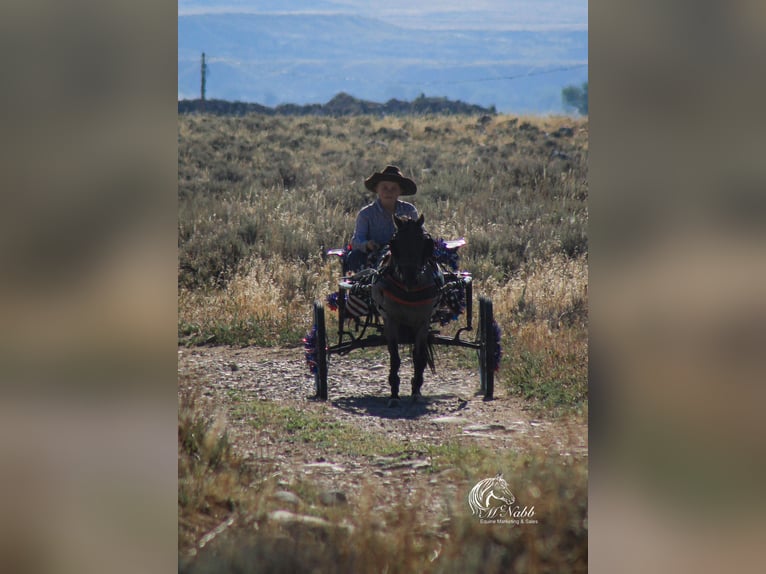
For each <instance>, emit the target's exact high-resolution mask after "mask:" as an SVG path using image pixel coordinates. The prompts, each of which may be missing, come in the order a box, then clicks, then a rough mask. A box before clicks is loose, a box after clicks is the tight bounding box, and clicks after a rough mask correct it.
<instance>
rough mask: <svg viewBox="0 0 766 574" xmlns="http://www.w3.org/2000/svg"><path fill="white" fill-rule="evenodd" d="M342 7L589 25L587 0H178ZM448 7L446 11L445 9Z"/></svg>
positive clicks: (407, 20)
mask: <svg viewBox="0 0 766 574" xmlns="http://www.w3.org/2000/svg"><path fill="white" fill-rule="evenodd" d="M288 9H289V10H290V11H304V12H330V11H333V10H338V9H341V10H343V11H344V12H349V13H356V14H360V15H363V16H370V17H378V18H381V19H383V20H387V21H390V22H392V23H396V24H397V25H399V26H405V27H421V28H422V27H427V28H444V27H453V28H454V27H455V21H454V19H450V18H449V15H448V13H454V12H464V13H468V14H467V15H466V16H465V17H464V18H463V19H462V20H461V21H460V27H461V28H482V29H487V28H495V29H501V28H502V29H536V30H541V29H570V30H571V29H576V30H587V27H588V2H587V0H472V1H471V2H470V4H469V5H468V6H466V2H465V0H419V1H418V2H417V3H413V2H412V0H385V1H367V0H324V1H323V0H319V1H309V0H292V1H287V2H284V1H282V0H178V13H179V14H180V15H185V14H203V13H213V12H219V13H220V12H256V11H270V12H282V11H287V10H288ZM445 13H447V14H445Z"/></svg>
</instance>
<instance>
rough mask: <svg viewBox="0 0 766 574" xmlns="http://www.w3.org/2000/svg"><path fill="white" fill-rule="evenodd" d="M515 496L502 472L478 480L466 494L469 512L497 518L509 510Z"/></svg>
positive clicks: (514, 500)
mask: <svg viewBox="0 0 766 574" xmlns="http://www.w3.org/2000/svg"><path fill="white" fill-rule="evenodd" d="M514 502H516V497H515V496H514V495H513V493H512V492H511V489H510V487H509V486H508V483H507V482H506V481H505V480H504V479H503V475H502V474H498V475H497V476H496V477H494V478H485V479H484V480H480V481H479V482H478V483H477V484H476V486H474V487H473V488H472V489H471V492H470V494H469V495H468V504H469V505H470V507H471V514H473V515H476V516H478V517H479V518H498V517H502V516H503V515H505V514H506V513H507V512H509V510H510V508H511V505H512V504H513V503H514Z"/></svg>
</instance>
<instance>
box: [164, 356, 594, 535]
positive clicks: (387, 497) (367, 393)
mask: <svg viewBox="0 0 766 574" xmlns="http://www.w3.org/2000/svg"><path fill="white" fill-rule="evenodd" d="M445 355H446V354H445V353H439V354H438V355H437V358H436V368H437V372H436V374H430V373H429V372H428V371H427V372H426V381H425V384H424V386H423V400H421V401H420V402H418V403H412V402H411V401H410V399H409V397H408V396H406V393H408V391H409V383H408V382H407V383H406V384H405V381H409V377H410V374H411V368H412V366H411V362H410V361H409V360H408V359H405V360H404V361H403V364H402V370H401V371H400V374H401V376H402V391H403V395H402V401H401V404H400V406H399V407H393V408H392V407H389V406H388V405H387V396H388V393H389V389H388V385H387V383H386V378H387V361H388V356H387V354H386V353H385V351H384V350H381V352H380V354H374V353H371V354H368V355H367V356H362V357H360V356H354V355H353V353H352V354H351V355H349V356H347V357H337V356H333V357H332V358H331V363H330V368H329V380H328V385H329V400H328V401H326V402H322V401H316V400H313V399H312V398H311V397H312V396H313V394H314V381H313V376H311V375H310V374H309V371H308V368H307V366H306V364H305V362H304V357H303V350H302V349H300V348H293V349H283V348H280V349H274V348H245V349H232V348H225V347H212V348H193V349H186V348H180V349H179V351H178V369H179V375H180V377H179V380H180V381H181V384H182V385H194V386H197V387H198V388H199V390H200V391H201V393H202V395H203V396H204V397H206V398H207V400H210V401H212V403H213V404H214V405H215V406H216V408H218V409H220V410H221V411H222V412H223V413H224V414H225V415H226V418H227V424H228V428H229V431H230V436H231V439H232V441H233V444H234V446H235V448H236V449H237V450H238V451H239V452H240V453H241V454H242V455H243V456H244V457H245V459H246V460H251V461H253V463H260V464H263V463H265V462H268V463H269V464H270V465H273V468H274V469H275V471H274V473H273V477H275V480H277V481H278V486H277V488H281V489H283V490H285V491H289V490H290V487H291V485H293V484H295V482H296V481H297V480H304V481H305V480H309V481H311V482H312V483H313V484H316V485H317V487H318V488H319V489H320V490H321V492H322V499H323V500H326V502H327V504H328V505H330V504H333V503H335V502H339V503H342V504H344V505H349V506H350V507H351V508H353V507H354V505H359V504H361V503H362V498H363V496H364V495H363V491H365V492H366V493H368V492H371V491H373V492H375V493H376V494H375V497H376V498H375V500H373V501H370V500H365V501H364V504H367V505H372V506H374V507H375V508H377V509H380V510H383V509H385V508H390V506H391V505H392V504H393V503H394V502H395V501H398V502H402V501H407V500H410V499H412V500H414V499H417V500H418V504H419V505H420V506H421V507H427V508H429V514H431V515H432V519H433V520H434V521H436V522H437V523H438V521H439V520H443V517H444V516H445V513H446V510H447V509H446V508H445V505H446V506H448V505H449V504H450V502H449V501H450V499H451V500H452V501H453V502H454V501H455V500H456V498H455V497H458V498H457V499H462V498H464V495H465V494H466V493H465V492H462V491H463V490H465V489H466V485H464V484H460V483H459V480H453V479H452V478H451V474H450V471H451V470H454V469H449V468H447V469H442V470H440V471H439V472H437V473H426V472H424V471H423V469H424V468H426V467H428V466H430V464H431V461H430V460H428V457H427V456H426V455H424V454H423V449H422V445H424V444H428V445H442V444H446V443H448V442H450V441H452V442H454V441H459V442H460V444H469V445H470V444H478V445H481V446H483V447H485V448H488V449H490V450H495V451H499V450H504V449H514V450H517V451H523V450H527V449H532V448H534V449H535V450H538V451H539V449H541V448H542V449H544V450H545V451H546V452H547V454H548V455H549V456H576V457H583V456H587V448H588V439H587V422H586V421H573V420H561V419H551V420H548V419H545V418H543V417H540V416H539V415H534V414H533V412H532V411H531V410H530V409H529V408H528V406H527V405H526V404H525V403H524V401H522V400H521V399H518V398H516V397H512V396H509V395H508V394H507V392H506V391H505V389H504V387H503V385H502V384H496V392H495V400H492V401H484V400H483V397H482V396H481V395H480V394H478V393H477V391H478V373H477V370H475V369H474V370H471V369H466V368H461V367H459V366H456V364H455V363H456V362H455V361H454V360H451V359H450V357H448V356H445ZM242 400H247V401H254V400H262V401H273V402H274V403H276V404H279V405H281V406H290V407H293V408H295V409H297V410H299V411H301V412H315V413H317V414H320V415H321V416H322V417H324V418H327V419H329V420H333V421H340V422H343V423H345V424H348V425H352V426H353V427H354V428H358V429H359V431H360V433H374V434H375V435H376V436H381V437H385V438H387V439H393V440H396V441H403V442H404V443H406V444H410V445H412V452H413V455H412V456H411V457H401V456H399V457H396V458H393V457H385V456H376V454H375V453H370V454H369V456H356V457H354V456H350V455H344V454H337V453H335V452H333V453H331V454H329V453H328V452H326V451H323V450H322V449H320V448H318V447H317V446H316V445H312V444H310V443H309V444H302V443H296V442H294V441H293V442H289V441H284V440H280V437H279V436H273V435H272V434H269V432H268V431H264V430H263V429H256V428H254V427H253V425H251V424H248V421H247V420H244V419H243V418H242V417H241V416H239V417H238V416H236V415H235V414H234V409H235V408H236V405H237V404H238V403H241V401H242ZM419 446H420V447H421V448H418V447H419ZM456 478H457V477H456ZM371 483H372V484H373V485H374V486H376V487H378V488H373V489H369V488H368V486H369V485H370V484H371ZM467 488H468V489H470V486H468V487H467ZM291 494H294V493H291ZM365 495H366V494H365ZM280 496H281V497H282V499H281V501H282V502H283V503H284V504H283V506H284V508H285V509H286V510H293V509H295V508H296V507H298V508H299V507H300V506H301V504H302V502H301V501H300V500H299V499H298V498H299V497H292V496H290V495H289V494H284V493H283V494H281V495H280ZM424 497H426V498H427V499H428V501H427V502H424V500H423V498H424ZM296 499H298V500H296Z"/></svg>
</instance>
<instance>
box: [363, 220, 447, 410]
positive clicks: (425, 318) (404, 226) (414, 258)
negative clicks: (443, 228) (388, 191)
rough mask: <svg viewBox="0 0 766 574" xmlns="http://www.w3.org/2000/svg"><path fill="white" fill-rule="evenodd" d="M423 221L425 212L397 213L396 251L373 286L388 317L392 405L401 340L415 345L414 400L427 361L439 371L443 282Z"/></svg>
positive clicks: (375, 298) (385, 324)
mask: <svg viewBox="0 0 766 574" xmlns="http://www.w3.org/2000/svg"><path fill="white" fill-rule="evenodd" d="M423 221H424V218H423V215H421V216H420V217H419V218H418V219H417V220H415V219H409V218H399V217H396V216H395V217H394V222H395V223H396V232H395V234H394V236H393V238H392V239H391V242H390V255H389V257H388V258H387V260H386V261H384V262H383V264H382V266H381V269H380V272H379V276H378V279H377V281H376V282H375V283H374V284H373V285H372V292H371V295H372V299H373V301H374V302H375V304H376V306H377V307H378V311H379V312H380V314H381V316H382V317H383V332H384V335H385V337H386V343H387V345H388V354H389V357H390V369H389V373H388V384H389V385H390V386H391V398H390V400H389V405H392V406H394V405H396V404H398V400H399V367H400V365H401V360H400V358H399V344H400V343H403V344H407V343H410V344H412V362H413V366H414V376H413V377H412V399H413V401H416V400H417V399H418V397H420V388H421V387H422V386H423V372H424V371H425V368H426V365H428V366H429V367H430V368H431V372H435V367H434V356H433V346H432V341H431V336H430V324H431V315H432V314H433V311H434V308H435V307H436V305H437V304H438V302H439V296H440V286H439V285H438V282H437V280H436V279H435V273H434V267H433V265H434V264H433V262H432V261H431V255H432V254H433V250H434V243H433V239H431V236H430V235H428V233H426V231H425V230H424V229H423Z"/></svg>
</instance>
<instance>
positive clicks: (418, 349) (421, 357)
mask: <svg viewBox="0 0 766 574" xmlns="http://www.w3.org/2000/svg"><path fill="white" fill-rule="evenodd" d="M426 359H427V357H426V346H425V344H422V343H419V344H415V345H414V346H413V347H412V365H413V371H414V372H413V377H412V380H411V383H412V400H413V401H416V400H418V397H420V396H421V395H420V387H422V386H423V372H424V371H425V370H426Z"/></svg>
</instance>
